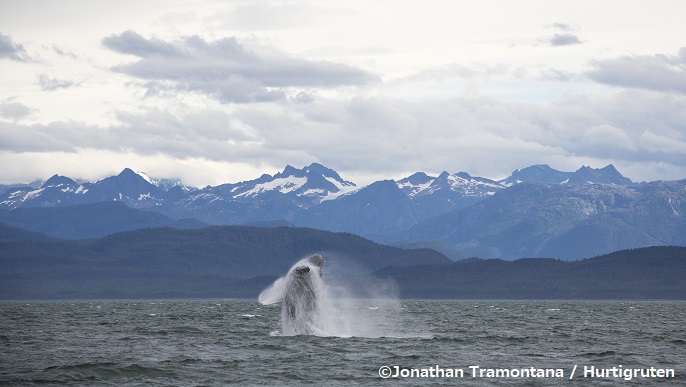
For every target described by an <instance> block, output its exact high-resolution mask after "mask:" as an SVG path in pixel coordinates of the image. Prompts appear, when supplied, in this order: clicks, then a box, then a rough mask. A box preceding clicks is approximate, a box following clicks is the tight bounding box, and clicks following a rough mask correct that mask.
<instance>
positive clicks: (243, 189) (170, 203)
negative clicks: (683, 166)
mask: <svg viewBox="0 0 686 387" xmlns="http://www.w3.org/2000/svg"><path fill="white" fill-rule="evenodd" d="M169 181H170V182H171V180H169ZM165 184H166V183H163V182H162V181H161V180H155V179H152V178H150V177H148V176H147V175H145V174H143V173H137V172H133V171H132V170H130V169H128V168H127V169H125V170H123V171H122V172H121V173H120V174H118V175H116V176H111V177H108V178H105V179H102V180H100V181H97V182H77V181H75V180H73V179H70V178H68V177H65V176H59V175H55V176H52V177H51V178H50V179H48V180H47V181H46V182H45V183H43V184H42V185H41V186H40V187H32V186H29V185H23V186H10V187H9V188H8V189H7V190H6V191H5V192H4V193H2V194H0V222H5V223H7V224H10V225H13V226H15V227H25V228H28V229H35V230H38V228H37V227H33V228H32V226H31V225H34V226H36V225H37V224H38V223H37V222H36V219H35V218H31V216H41V215H40V211H33V210H37V209H36V207H65V208H64V212H60V214H64V217H66V218H68V219H78V218H81V217H83V216H85V215H84V211H85V210H84V208H86V209H87V208H88V207H84V206H74V205H77V204H90V203H104V202H113V201H115V202H122V203H124V204H126V205H127V206H128V207H127V208H128V209H130V210H131V211H133V212H135V211H134V209H145V210H146V212H147V213H148V214H150V212H151V211H154V212H157V213H161V214H163V215H166V216H168V217H169V218H171V219H176V220H181V219H189V218H191V219H197V220H199V221H201V222H204V223H207V224H263V225H265V224H269V225H295V226H301V227H312V228H319V229H323V230H329V231H346V232H351V233H354V234H358V235H362V236H364V237H367V238H370V239H374V240H376V241H380V242H396V241H398V240H403V239H412V240H440V241H442V242H443V243H447V244H448V245H450V246H453V247H457V248H458V249H459V250H461V251H462V252H463V253H465V254H466V255H468V256H469V255H478V256H482V257H505V258H515V257H523V256H529V257H530V256H543V255H549V256H556V257H566V258H577V257H581V256H591V255H593V254H600V253H605V252H608V251H612V250H617V249H621V248H630V247H640V246H645V245H650V244H674V245H686V239H685V238H686V237H684V236H683V235H686V234H684V232H683V230H686V218H684V215H683V214H684V213H686V208H685V207H684V206H686V180H682V181H674V182H650V183H640V184H635V183H631V181H630V180H629V179H627V178H625V177H623V176H622V175H621V174H620V173H619V172H618V171H617V170H616V169H615V168H614V166H612V165H608V166H607V167H604V168H600V169H593V168H589V167H582V168H580V169H578V170H577V171H575V172H560V171H556V170H554V169H552V168H550V167H549V166H547V165H534V166H531V167H528V168H523V169H518V170H516V171H514V172H513V173H512V176H510V177H508V178H507V179H504V180H501V181H495V180H491V179H487V178H483V177H475V176H471V175H469V174H468V173H465V172H459V173H455V174H450V173H447V172H443V173H441V174H439V175H438V176H430V175H428V174H426V173H423V172H417V173H415V174H412V175H410V176H408V177H406V178H403V179H400V180H381V181H377V182H374V183H372V184H369V185H367V186H364V187H358V186H356V185H355V184H354V183H352V182H350V181H347V180H344V179H343V178H342V177H341V176H340V175H339V174H338V173H336V172H335V171H333V170H331V169H329V168H326V167H324V166H322V165H320V164H312V165H309V166H307V167H304V168H302V169H297V168H294V167H291V166H287V167H286V168H285V169H284V170H283V171H282V172H279V173H277V174H275V175H273V176H272V175H268V174H265V175H262V176H261V177H259V178H257V179H254V180H248V181H244V182H240V183H230V184H222V185H218V186H214V187H212V186H208V187H205V188H202V189H193V190H189V188H188V187H184V186H183V185H182V184H180V182H178V181H177V182H173V183H170V184H171V185H172V186H171V188H167V187H168V185H165ZM110 204H111V203H110ZM68 206H69V207H74V208H72V209H70V208H66V207H68ZM77 207H78V208H77ZM120 207H121V206H120ZM108 208H109V207H108ZM113 208H114V210H117V211H119V212H118V214H119V215H117V216H114V215H108V217H107V218H106V219H102V221H103V222H114V223H116V222H120V223H122V224H123V223H126V224H125V226H126V228H123V227H120V226H121V224H120V225H116V224H115V225H109V226H114V227H111V228H102V229H113V230H114V229H132V228H131V227H132V225H133V226H134V227H135V225H136V224H139V225H140V226H143V224H142V223H141V222H140V220H136V219H142V218H141V217H138V218H137V217H133V213H131V214H128V213H127V214H124V213H123V212H122V211H120V210H121V208H119V207H113ZM15 209H21V210H20V211H13V210H15ZM8 210H12V211H8ZM24 210H26V211H24ZM76 210H79V211H80V212H78V213H73V214H72V212H74V211H76ZM110 210H112V208H110ZM114 210H113V211H114ZM60 211H61V209H60ZM86 212H88V211H86ZM32 214H33V215H32ZM70 214H71V215H70ZM27 216H28V218H27ZM60 216H61V215H60ZM91 216H92V217H93V219H96V220H97V219H100V218H101V216H99V215H98V214H97V213H93V214H92V215H91ZM127 219H128V220H127ZM41 224H43V225H44V226H45V222H42V223H41ZM49 224H50V222H48V226H45V227H47V228H45V229H40V230H42V231H44V232H47V231H49V230H50V228H51V227H52V226H50V225H49ZM190 224H191V225H192V226H197V224H201V223H197V222H196V223H195V224H193V223H192V222H191V223H190ZM55 227H56V226H55ZM35 230H34V231H35ZM77 234H78V233H77ZM78 235H80V234H78ZM78 235H74V236H73V237H74V238H78Z"/></svg>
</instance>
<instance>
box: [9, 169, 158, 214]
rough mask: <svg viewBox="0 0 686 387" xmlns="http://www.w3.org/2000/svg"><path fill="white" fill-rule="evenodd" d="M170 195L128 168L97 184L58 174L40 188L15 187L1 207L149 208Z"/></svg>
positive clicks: (10, 190) (142, 175)
mask: <svg viewBox="0 0 686 387" xmlns="http://www.w3.org/2000/svg"><path fill="white" fill-rule="evenodd" d="M167 196H169V195H168V191H166V190H163V189H161V188H159V187H157V186H156V185H154V184H152V183H151V181H150V178H149V177H147V176H146V175H144V174H139V173H136V172H134V171H132V170H131V169H129V168H126V169H124V170H123V171H122V172H121V173H120V174H118V175H116V176H111V177H108V178H105V179H102V180H99V181H97V182H95V183H92V182H83V183H78V182H76V181H74V180H72V179H70V178H68V177H66V176H59V175H54V176H52V177H51V178H49V179H48V180H47V181H46V182H45V183H43V185H42V186H41V187H40V188H33V187H30V186H23V187H16V188H11V189H8V190H6V191H5V192H4V193H3V194H1V195H0V208H5V209H14V208H19V207H61V206H69V205H75V204H89V203H98V202H105V201H121V202H124V203H126V205H128V206H129V207H132V208H147V207H153V206H158V205H161V204H162V203H164V201H165V200H166V199H167Z"/></svg>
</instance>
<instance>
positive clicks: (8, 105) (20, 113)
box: [0, 102, 31, 120]
mask: <svg viewBox="0 0 686 387" xmlns="http://www.w3.org/2000/svg"><path fill="white" fill-rule="evenodd" d="M29 114H31V109H30V108H28V107H27V106H26V105H24V104H22V103H19V102H0V116H1V117H3V118H9V119H12V120H18V119H20V118H24V117H26V116H28V115H29Z"/></svg>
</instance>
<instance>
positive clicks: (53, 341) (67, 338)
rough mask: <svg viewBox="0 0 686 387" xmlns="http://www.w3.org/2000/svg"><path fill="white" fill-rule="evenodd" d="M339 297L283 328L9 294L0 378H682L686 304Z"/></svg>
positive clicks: (19, 381) (223, 303) (103, 381)
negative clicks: (312, 317)
mask: <svg viewBox="0 0 686 387" xmlns="http://www.w3.org/2000/svg"><path fill="white" fill-rule="evenodd" d="M341 303H343V301H341ZM344 304H345V306H344V307H342V308H341V311H340V313H333V315H332V316H331V317H332V318H336V319H338V320H339V321H340V322H341V324H339V326H340V327H341V328H340V332H331V334H332V335H331V336H284V335H282V334H281V333H280V324H281V321H280V318H281V313H280V306H279V305H276V306H263V305H261V304H259V303H258V302H257V301H256V300H255V301H245V300H242V301H239V300H180V301H166V300H165V301H139V300H137V301H66V302H65V301H53V302H3V303H0V384H3V385H34V384H42V385H116V386H120V385H146V386H148V385H153V386H154V385H161V386H168V385H178V386H194V385H197V386H214V385H239V386H254V385H269V386H279V385H288V386H299V385H333V386H335V385H341V386H344V385H345V386H347V385H396V384H402V385H405V384H409V385H422V386H427V385H445V384H449V385H467V386H482V385H496V386H497V385H524V386H570V385H575V386H576V385H578V386H581V385H607V386H614V385H617V386H620V385H621V386H634V385H637V386H638V385H641V386H644V385H645V386H648V385H669V386H671V385H674V386H684V385H686V323H685V322H686V303H684V302H663V301H612V302H610V301H604V302H596V301H405V300H348V301H345V302H344ZM384 366H386V367H388V368H382V367H384ZM575 366H576V370H575V372H574V375H572V371H573V369H574V368H575ZM477 367H478V368H477ZM590 367H594V368H592V369H591V368H590ZM380 368H382V369H381V372H380ZM613 369H614V374H613V371H612V370H613ZM634 369H638V370H643V372H644V376H641V375H640V372H639V373H638V374H636V373H635V371H633V370H634ZM651 369H652V371H651ZM460 370H461V371H460ZM627 370H631V371H630V373H631V374H630V375H629V374H628V373H627ZM669 370H672V371H673V372H674V376H673V377H672V376H670V375H669V374H667V375H668V376H659V375H661V374H660V372H666V373H669ZM591 371H592V372H591ZM385 372H389V375H390V377H389V378H387V379H384V378H382V377H381V376H380V373H381V374H383V375H384V376H387V375H386V374H384V373H385ZM460 372H461V374H460ZM541 372H543V374H541ZM545 372H547V374H545ZM396 373H397V374H398V375H397V377H396V376H395V374H396ZM617 375H619V376H617ZM570 376H572V379H571V380H570Z"/></svg>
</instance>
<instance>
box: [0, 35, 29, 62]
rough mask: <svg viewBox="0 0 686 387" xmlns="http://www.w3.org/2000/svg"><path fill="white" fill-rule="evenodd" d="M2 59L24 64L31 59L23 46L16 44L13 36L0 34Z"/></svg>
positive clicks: (0, 55)
mask: <svg viewBox="0 0 686 387" xmlns="http://www.w3.org/2000/svg"><path fill="white" fill-rule="evenodd" d="M0 58H7V59H11V60H16V61H22V62H23V61H26V60H28V58H29V57H28V54H27V53H26V50H25V49H24V46H23V45H21V44H18V43H15V42H14V41H13V40H12V36H10V35H5V34H3V33H2V32H0Z"/></svg>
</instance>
